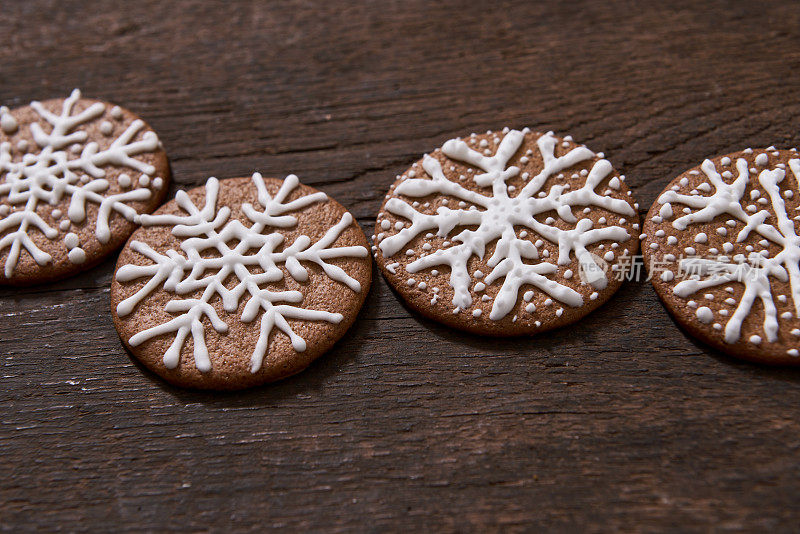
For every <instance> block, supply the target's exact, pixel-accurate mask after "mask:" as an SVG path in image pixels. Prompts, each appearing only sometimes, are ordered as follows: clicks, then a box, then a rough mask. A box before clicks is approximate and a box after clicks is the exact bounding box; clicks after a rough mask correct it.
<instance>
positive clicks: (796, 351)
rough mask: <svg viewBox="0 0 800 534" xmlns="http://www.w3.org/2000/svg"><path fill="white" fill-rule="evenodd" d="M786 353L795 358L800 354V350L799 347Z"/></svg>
mask: <svg viewBox="0 0 800 534" xmlns="http://www.w3.org/2000/svg"><path fill="white" fill-rule="evenodd" d="M786 354H788V355H789V356H793V357H795V358H797V357H798V356H800V352H798V350H797V349H789V350H787V351H786Z"/></svg>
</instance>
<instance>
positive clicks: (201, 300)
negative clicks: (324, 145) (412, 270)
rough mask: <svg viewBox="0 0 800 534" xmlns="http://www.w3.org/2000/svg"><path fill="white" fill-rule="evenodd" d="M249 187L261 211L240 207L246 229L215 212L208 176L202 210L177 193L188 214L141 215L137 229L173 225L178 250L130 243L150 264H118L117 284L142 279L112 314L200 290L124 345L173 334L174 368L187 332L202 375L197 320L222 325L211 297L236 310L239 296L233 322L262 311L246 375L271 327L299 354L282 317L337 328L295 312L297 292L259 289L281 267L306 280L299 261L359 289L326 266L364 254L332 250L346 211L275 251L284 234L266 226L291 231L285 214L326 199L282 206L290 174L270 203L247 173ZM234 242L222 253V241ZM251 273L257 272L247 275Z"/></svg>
mask: <svg viewBox="0 0 800 534" xmlns="http://www.w3.org/2000/svg"><path fill="white" fill-rule="evenodd" d="M252 181H253V184H254V185H255V187H256V189H257V191H258V203H259V204H260V206H261V208H262V209H257V208H256V207H255V206H253V205H251V204H243V205H242V212H243V213H244V215H245V216H246V217H247V219H249V220H250V222H251V223H252V224H251V225H249V226H245V225H244V224H242V223H241V222H239V221H238V220H236V219H232V220H229V217H230V215H231V209H230V207H228V206H222V207H220V208H219V209H217V197H218V194H219V187H220V186H219V181H218V180H217V179H216V178H210V179H209V180H208V181H207V183H206V185H205V191H206V201H205V206H204V207H203V208H198V207H197V206H195V205H194V204H193V203H192V201H191V200H190V198H189V195H188V194H186V192H184V191H179V192H178V194H177V195H176V197H175V200H176V203H177V204H178V206H179V207H180V208H181V209H182V210H183V211H185V212H186V213H187V215H169V214H164V215H143V216H142V217H141V222H142V226H145V227H147V226H154V225H163V226H172V227H173V228H172V234H173V235H175V236H177V237H179V238H181V239H182V242H181V245H180V248H181V251H177V250H167V251H166V252H165V253H164V254H161V253H159V252H157V251H155V250H154V249H153V248H152V247H150V246H149V245H148V244H146V243H143V242H140V241H132V242H131V244H130V246H131V249H132V250H134V251H136V252H138V253H139V254H141V255H143V256H145V257H146V258H147V259H149V260H150V261H151V262H152V263H151V264H149V265H132V264H131V265H124V266H123V267H121V268H120V269H119V270H118V271H117V274H116V278H117V280H118V281H120V282H128V281H133V280H137V279H140V278H144V277H149V280H148V281H147V283H146V284H145V285H144V286H143V287H142V288H141V289H139V290H138V291H137V292H136V293H134V294H133V295H131V296H129V297H128V298H126V299H125V300H123V301H121V302H120V303H119V304H118V305H117V314H118V315H119V316H120V317H124V316H126V315H129V314H130V313H131V312H133V310H134V308H135V307H136V305H137V304H138V303H140V302H141V301H142V300H143V299H144V298H145V297H147V295H149V294H150V293H152V292H153V291H154V290H156V289H157V288H158V287H159V286H162V287H163V288H164V290H166V291H168V292H171V293H174V294H175V295H176V296H178V297H180V296H182V295H188V294H191V293H196V292H199V291H202V294H201V296H199V297H197V298H175V299H173V300H171V301H169V302H168V303H167V305H166V306H165V308H164V309H165V311H167V312H169V313H173V314H175V313H178V314H180V315H177V316H176V317H175V318H173V319H172V320H170V321H168V322H166V323H163V324H160V325H157V326H154V327H151V328H148V329H147V330H144V331H141V332H139V333H137V334H135V335H134V336H132V337H131V338H130V339H129V343H130V344H131V345H132V346H134V347H135V346H138V345H140V344H142V343H143V342H145V341H147V340H148V339H151V338H154V337H156V336H160V335H162V334H168V333H175V339H174V341H173V343H172V344H171V345H170V347H169V348H168V349H167V351H166V353H165V354H164V358H163V362H164V365H165V366H166V367H167V368H170V369H174V368H175V367H177V366H178V363H179V362H180V354H181V351H182V349H183V346H184V344H185V342H186V339H187V337H188V336H189V334H191V336H192V341H193V345H194V353H193V355H194V362H195V366H196V367H197V369H199V370H200V371H202V372H207V371H209V370H210V369H211V360H210V356H209V352H208V349H207V347H206V344H205V340H204V338H205V334H204V332H205V327H204V325H203V317H206V318H208V320H209V321H210V323H211V327H212V328H213V329H214V330H216V331H217V332H219V333H221V334H224V333H226V332H227V331H228V325H227V324H226V323H225V322H224V321H223V320H222V319H221V318H220V317H219V315H218V314H217V312H216V311H215V309H214V307H213V306H212V304H211V300H212V298H214V297H215V296H218V297H219V298H220V300H221V302H222V307H223V309H224V310H225V311H226V312H228V313H233V312H235V311H236V310H237V309H238V307H239V304H240V301H241V300H242V299H243V298H244V299H246V300H247V302H246V303H245V305H244V309H243V310H242V314H241V317H240V320H241V321H242V322H244V323H249V322H252V321H253V320H254V319H255V318H256V317H257V316H258V314H259V312H262V311H263V314H262V316H261V330H260V334H259V338H258V341H257V343H256V346H255V349H254V351H253V354H252V357H251V372H253V373H255V372H257V371H258V370H259V369H261V365H262V362H263V361H264V356H265V354H266V351H267V347H268V344H269V336H270V333H271V332H272V330H273V328H274V327H277V328H278V329H279V330H280V331H282V332H283V333H285V334H286V335H287V336H289V338H290V340H291V343H292V347H293V348H294V350H296V351H298V352H303V351H304V350H305V349H306V342H305V341H304V340H303V339H302V338H301V337H300V336H298V335H297V334H296V333H295V332H294V331H293V330H292V328H291V326H290V325H289V323H288V321H287V319H299V320H304V321H327V322H329V323H339V322H341V321H342V319H343V316H342V315H341V314H339V313H331V312H328V311H324V310H311V309H306V308H302V307H299V306H297V305H298V304H300V303H301V302H302V300H303V294H302V293H301V292H300V291H273V290H270V289H264V288H263V287H262V286H264V285H265V284H273V283H276V282H280V281H281V280H283V279H284V271H283V270H282V269H281V268H280V267H279V266H278V265H280V264H282V265H283V266H284V267H285V269H286V271H287V272H288V273H289V275H290V276H291V277H292V278H293V279H294V280H296V281H298V282H305V281H307V280H308V271H307V270H306V268H305V267H303V266H302V265H301V262H311V263H314V264H316V265H318V266H319V267H321V268H322V270H323V272H324V273H325V275H326V276H328V277H329V278H330V279H332V280H334V281H336V282H339V283H342V284H344V285H345V286H347V287H348V288H350V289H351V290H352V291H354V292H359V291H360V290H361V284H360V283H359V282H358V280H356V279H354V278H352V277H351V276H349V275H348V274H347V273H346V272H345V271H344V270H343V269H342V268H341V267H338V266H336V265H333V264H331V263H328V262H327V260H330V259H334V258H363V257H366V256H367V255H368V254H369V253H368V251H367V249H366V248H365V247H363V246H345V247H332V246H331V245H333V243H334V242H335V241H336V240H337V239H338V238H339V236H340V235H341V234H342V232H343V231H344V230H345V229H347V227H349V226H350V225H351V224H352V222H353V217H352V215H350V213H345V214H344V215H342V217H341V219H340V220H339V222H338V223H337V224H336V225H334V226H332V227H331V228H329V229H328V230H327V231H326V233H325V235H324V236H323V237H322V238H320V239H319V240H318V241H317V242H316V243H312V242H311V239H310V238H309V237H308V236H305V235H301V236H299V237H297V239H295V241H294V242H293V243H292V244H291V245H289V246H286V247H284V248H283V249H282V250H278V247H279V246H280V245H282V244H283V241H284V236H283V235H282V234H281V233H280V232H279V231H271V232H265V230H267V229H268V228H292V227H294V226H296V224H297V218H296V217H295V216H293V215H291V213H292V212H297V211H299V210H301V209H303V208H306V207H308V206H310V205H312V204H315V203H318V202H324V201H325V200H327V198H328V197H327V196H326V195H325V193H322V192H316V193H313V194H309V195H305V196H301V197H299V198H297V199H295V200H292V201H289V202H286V199H287V198H288V197H289V195H290V194H291V193H292V192H293V191H294V190H295V189H296V188H297V187H298V185H299V180H298V179H297V177H296V176H295V175H289V176H287V177H286V179H285V180H284V181H283V184H282V185H281V187H280V189H279V190H278V192H277V193H276V194H275V196H274V197H271V196H270V195H269V194H268V192H267V187H266V185H265V183H264V180H263V178H262V177H261V175H260V174H259V173H255V174H253V180H252ZM231 241H236V242H237V244H236V245H235V246H233V247H229V246H228V243H230V242H231ZM204 251H215V252H218V253H219V256H218V257H210V258H204V257H202V253H203V252H204ZM253 268H257V269H259V270H263V272H257V273H253V272H251V270H252V269H253ZM230 276H234V277H236V279H237V280H238V283H237V284H236V286H235V287H233V288H232V289H228V288H227V287H226V286H225V285H224V284H225V280H226V279H227V278H229V277H230Z"/></svg>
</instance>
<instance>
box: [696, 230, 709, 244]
mask: <svg viewBox="0 0 800 534" xmlns="http://www.w3.org/2000/svg"><path fill="white" fill-rule="evenodd" d="M694 242H695V243H707V242H708V236H707V235H706V234H705V232H700V233H699V234H697V235H696V236H694Z"/></svg>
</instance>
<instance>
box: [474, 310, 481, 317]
mask: <svg viewBox="0 0 800 534" xmlns="http://www.w3.org/2000/svg"><path fill="white" fill-rule="evenodd" d="M482 313H483V311H481V310H480V309H477V310H472V316H473V317H480V316H481V314H482Z"/></svg>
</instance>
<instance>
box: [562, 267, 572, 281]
mask: <svg viewBox="0 0 800 534" xmlns="http://www.w3.org/2000/svg"><path fill="white" fill-rule="evenodd" d="M573 274H574V273H573V272H572V269H567V270H566V271H564V278H566V279H567V280H569V279H570V278H572V275H573Z"/></svg>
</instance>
